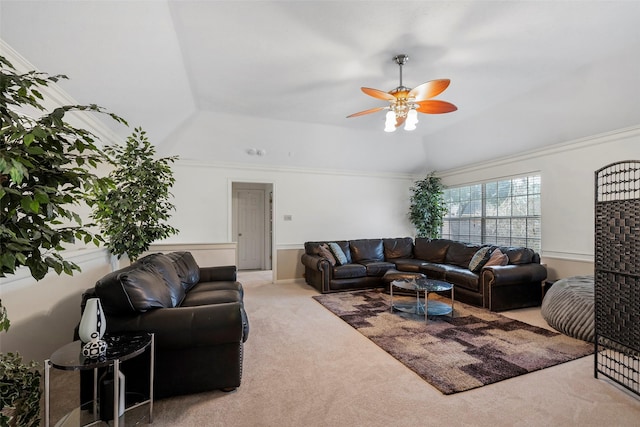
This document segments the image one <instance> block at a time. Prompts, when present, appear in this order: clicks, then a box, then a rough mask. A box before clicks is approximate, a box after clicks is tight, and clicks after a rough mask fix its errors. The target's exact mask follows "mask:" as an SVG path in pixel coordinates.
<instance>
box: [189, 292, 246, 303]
mask: <svg viewBox="0 0 640 427" xmlns="http://www.w3.org/2000/svg"><path fill="white" fill-rule="evenodd" d="M226 302H242V295H241V293H240V291H238V290H234V289H207V290H200V291H199V292H189V293H188V294H187V296H186V297H185V299H184V301H183V303H182V307H195V306H199V305H211V304H222V303H226Z"/></svg>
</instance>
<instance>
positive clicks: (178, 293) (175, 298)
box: [138, 253, 185, 307]
mask: <svg viewBox="0 0 640 427" xmlns="http://www.w3.org/2000/svg"><path fill="white" fill-rule="evenodd" d="M138 262H139V263H140V264H146V265H152V266H154V267H155V268H156V270H158V272H159V273H160V274H161V275H162V278H163V279H164V283H165V285H167V288H169V292H170V293H171V306H172V307H178V306H179V305H180V304H181V303H182V300H183V299H184V296H185V288H184V285H183V284H182V281H181V279H180V277H178V273H176V269H175V264H174V263H173V261H172V260H171V258H169V257H168V256H167V255H165V254H162V253H155V254H150V255H147V256H145V257H143V258H141V259H139V260H138Z"/></svg>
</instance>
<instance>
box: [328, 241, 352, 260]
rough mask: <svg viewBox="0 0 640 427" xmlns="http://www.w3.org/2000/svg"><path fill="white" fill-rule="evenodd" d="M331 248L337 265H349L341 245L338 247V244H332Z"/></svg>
mask: <svg viewBox="0 0 640 427" xmlns="http://www.w3.org/2000/svg"><path fill="white" fill-rule="evenodd" d="M329 248H330V249H331V252H333V255H334V256H335V257H336V263H337V264H338V265H345V264H348V263H349V261H348V260H347V256H346V255H345V254H344V251H343V250H342V248H341V247H340V245H338V244H337V243H336V242H331V243H329Z"/></svg>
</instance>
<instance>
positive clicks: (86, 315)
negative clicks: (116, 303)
mask: <svg viewBox="0 0 640 427" xmlns="http://www.w3.org/2000/svg"><path fill="white" fill-rule="evenodd" d="M106 330H107V320H106V319H105V317H104V312H103V311H102V304H101V303H100V299H99V298H89V299H88V300H87V303H86V305H85V307H84V312H83V313H82V318H81V319H80V326H79V328H78V335H79V336H80V339H81V340H82V342H85V343H88V342H91V341H97V340H100V339H102V337H103V336H104V333H105V331H106ZM94 332H96V333H97V334H98V335H97V336H92V335H93V333H94Z"/></svg>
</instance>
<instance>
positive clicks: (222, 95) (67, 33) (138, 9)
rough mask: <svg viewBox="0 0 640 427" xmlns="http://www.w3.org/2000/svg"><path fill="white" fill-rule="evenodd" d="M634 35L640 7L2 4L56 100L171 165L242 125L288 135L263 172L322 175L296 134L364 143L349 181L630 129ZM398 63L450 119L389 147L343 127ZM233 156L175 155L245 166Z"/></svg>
mask: <svg viewBox="0 0 640 427" xmlns="http://www.w3.org/2000/svg"><path fill="white" fill-rule="evenodd" d="M639 22H640V1H508V2H507V1H455V2H454V1H416V2H407V1H238V0H235V1H188V0H185V1H179V0H168V1H162V0H158V1H142V0H137V1H134V0H130V1H88V0H87V1H23V0H21V1H12V0H0V38H2V40H4V41H5V42H6V43H7V44H8V45H9V46H11V47H12V48H13V49H15V50H16V51H17V52H19V53H20V54H21V55H22V56H24V58H26V59H27V60H28V61H29V62H31V63H32V64H34V66H36V67H38V68H39V69H41V70H43V71H46V72H49V73H52V74H57V73H63V74H66V75H68V76H69V78H70V80H68V81H64V82H63V83H61V86H62V88H63V89H64V90H65V91H67V92H68V93H69V94H70V95H71V96H72V97H73V98H74V99H76V100H77V101H78V102H80V103H97V104H99V105H102V106H104V107H107V108H108V109H109V110H110V111H113V112H115V113H117V114H119V115H121V116H123V117H125V118H126V119H127V120H128V121H129V122H130V124H131V125H132V126H143V127H144V128H145V129H146V130H147V132H148V134H149V136H150V137H151V140H152V141H154V143H156V145H158V146H159V147H161V149H162V147H165V149H166V150H165V151H167V150H169V147H170V149H171V150H173V151H175V152H176V153H178V154H180V153H181V150H182V148H181V147H176V146H175V144H173V143H172V138H175V137H176V135H179V134H181V133H182V132H183V131H184V132H185V133H186V132H189V131H192V130H193V129H189V126H193V123H194V122H201V121H206V120H205V118H206V117H209V116H210V115H211V116H215V117H231V118H234V119H235V121H237V120H238V116H241V117H245V118H246V119H244V120H246V123H250V124H251V123H254V126H256V125H255V123H265V122H264V119H268V120H269V121H277V123H278V124H277V126H275V127H271V129H275V128H277V129H280V128H282V126H281V125H283V124H284V125H286V126H285V128H290V129H296V137H295V138H293V137H291V138H287V137H284V136H283V135H273V137H272V138H265V139H269V140H270V142H269V144H280V146H279V147H275V146H274V145H270V146H269V150H268V151H269V153H273V154H274V156H273V157H272V158H270V159H269V162H270V163H271V164H274V165H283V166H287V165H288V166H293V165H295V166H299V167H305V166H318V165H322V166H326V167H331V160H330V158H329V160H327V161H326V162H325V163H313V162H314V161H313V158H316V157H317V156H316V155H315V154H314V155H313V156H311V155H307V156H304V155H297V156H295V158H293V159H292V156H291V153H292V152H293V151H294V150H298V151H297V152H298V153H300V152H301V151H304V150H308V151H309V152H312V147H305V146H304V145H303V144H304V141H305V139H306V137H305V135H304V134H302V135H301V132H300V131H299V129H300V126H301V124H302V125H308V129H309V130H310V131H309V132H310V133H311V132H313V133H316V134H317V133H318V132H320V134H325V133H326V134H327V135H337V137H336V138H337V139H340V140H341V141H340V144H341V146H345V145H347V144H350V141H353V144H354V146H356V147H366V145H365V144H366V143H367V142H368V141H371V144H372V145H371V147H372V151H373V152H374V153H375V152H376V150H375V149H376V148H380V149H381V150H382V151H379V152H382V153H383V155H382V157H386V159H382V160H385V161H382V162H381V161H378V162H375V161H371V162H362V163H363V164H361V165H359V167H356V169H363V168H366V167H367V165H368V166H369V167H371V168H374V169H375V170H378V171H383V170H384V168H385V165H389V171H395V172H398V171H403V172H415V171H416V170H417V169H420V168H427V169H428V170H444V169H449V168H453V167H459V166H463V165H466V164H470V163H474V162H478V161H483V160H487V159H491V158H495V157H500V156H504V155H510V154H514V153H519V152H522V151H527V150H532V149H536V148H538V147H542V146H546V145H551V144H556V143H562V142H566V141H571V140H575V139H579V138H583V137H586V136H590V135H595V134H600V133H606V132H610V131H613V130H617V129H621V128H625V127H631V126H636V125H639V124H640V24H639ZM400 53H406V54H408V55H409V58H410V59H409V62H408V63H407V65H406V66H405V67H404V81H403V83H404V84H405V86H409V87H414V86H417V85H418V84H420V83H423V82H425V81H428V80H432V79H438V78H449V79H451V85H450V86H449V88H448V89H447V90H446V91H445V92H444V93H443V94H441V95H439V96H438V99H443V100H446V101H449V102H452V103H454V104H456V105H457V106H458V111H456V112H454V113H450V114H443V115H421V116H420V123H419V124H418V129H417V130H415V131H414V132H411V133H408V132H406V131H404V130H398V131H397V132H395V133H394V134H391V135H388V134H384V132H382V128H383V124H384V113H383V112H379V113H376V114H371V115H368V116H363V117H358V118H351V119H346V116H347V115H349V114H351V113H354V112H357V111H361V110H365V109H368V108H372V107H376V106H382V105H384V104H385V102H384V101H380V100H376V99H374V98H371V97H368V96H366V95H365V94H363V93H362V92H360V90H359V88H360V87H361V86H368V87H373V88H378V89H382V90H391V89H393V88H395V87H396V86H398V67H397V65H396V64H395V63H394V62H393V61H392V58H393V56H395V55H396V54H400ZM254 118H255V120H254ZM231 121H234V120H230V122H231ZM291 122H297V123H291ZM107 123H109V126H111V127H113V129H114V130H115V131H116V132H117V133H118V134H121V135H122V136H126V135H128V134H129V133H130V131H131V130H130V129H123V128H122V127H119V126H118V125H117V124H115V123H112V122H107ZM274 123H275V122H274ZM212 132H216V129H215V128H213V129H212ZM225 135H226V134H225ZM310 136H311V135H310ZM316 136H317V135H316ZM225 139H231V141H226V140H225V141H222V142H219V143H216V144H206V145H205V144H201V145H199V146H197V148H194V147H191V148H190V149H189V148H187V147H184V151H185V153H191V154H189V155H190V156H192V157H193V154H192V153H193V152H194V151H195V152H196V153H201V155H202V156H203V157H205V158H206V157H210V158H215V159H216V160H217V161H237V160H238V159H241V157H237V156H236V157H234V156H233V155H232V154H228V153H232V152H233V150H229V149H228V148H229V147H225V146H224V144H233V143H234V141H233V136H231V137H229V138H225ZM358 139H359V140H358ZM272 140H273V141H272ZM245 142H246V141H243V143H244V145H242V147H241V150H240V151H243V152H244V151H245V150H246V143H245ZM196 143H197V142H194V144H196ZM400 143H402V144H404V145H403V146H402V147H403V148H402V149H399V150H397V151H396V150H394V148H393V147H394V146H397V144H400ZM385 150H386V151H385ZM355 151H358V153H354V155H358V156H360V157H361V156H362V152H363V151H367V150H366V149H365V150H360V149H359V150H355ZM345 152H349V153H353V150H351V151H350V150H345ZM278 153H289V155H288V156H287V155H286V154H282V155H281V157H279V156H280V155H279V154H278ZM314 153H315V152H314ZM389 153H391V156H390V155H389ZM245 154H246V153H245ZM302 154H304V153H302ZM328 154H329V155H330V156H332V157H333V158H335V156H336V153H335V151H333V152H329V153H328ZM390 157H392V159H390ZM305 159H306V160H308V163H309V164H308V165H307V164H304V163H305ZM354 159H355V158H354ZM347 160H348V159H347ZM291 162H294V163H291ZM296 162H297V163H296ZM343 163H344V167H349V164H350V163H351V164H354V163H355V160H354V161H353V162H350V161H346V162H343ZM341 166H342V164H341Z"/></svg>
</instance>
